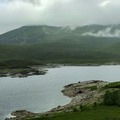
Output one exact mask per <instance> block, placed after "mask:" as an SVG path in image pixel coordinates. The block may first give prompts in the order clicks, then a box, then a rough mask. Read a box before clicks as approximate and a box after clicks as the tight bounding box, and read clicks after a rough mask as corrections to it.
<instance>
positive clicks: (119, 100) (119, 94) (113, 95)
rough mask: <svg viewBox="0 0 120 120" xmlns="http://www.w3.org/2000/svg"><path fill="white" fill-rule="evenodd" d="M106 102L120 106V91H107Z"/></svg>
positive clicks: (106, 103)
mask: <svg viewBox="0 0 120 120" xmlns="http://www.w3.org/2000/svg"><path fill="white" fill-rule="evenodd" d="M104 104H105V105H117V106H120V91H119V90H115V91H111V92H110V91H106V93H105V95H104Z"/></svg>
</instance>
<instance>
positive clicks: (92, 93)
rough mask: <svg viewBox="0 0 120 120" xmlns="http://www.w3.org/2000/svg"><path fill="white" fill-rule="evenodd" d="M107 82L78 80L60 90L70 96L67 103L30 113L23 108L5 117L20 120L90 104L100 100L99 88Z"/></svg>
mask: <svg viewBox="0 0 120 120" xmlns="http://www.w3.org/2000/svg"><path fill="white" fill-rule="evenodd" d="M106 84H108V82H105V81H101V80H91V81H85V82H78V83H74V84H69V85H66V86H65V87H64V89H63V90H62V92H63V94H64V95H65V96H68V97H70V98H71V99H72V100H71V102H70V103H69V104H67V105H64V106H58V107H56V108H53V109H51V110H50V111H48V112H45V113H39V114H36V113H32V112H28V111H25V110H21V111H15V112H12V114H11V115H13V116H16V117H14V118H9V119H8V118H7V119H6V120H22V119H23V118H37V117H39V118H40V116H41V115H42V116H43V115H44V116H48V115H52V114H53V113H56V112H69V111H72V110H73V107H76V106H80V105H81V104H82V105H90V104H94V103H100V102H102V98H103V97H102V96H103V94H104V93H105V90H101V88H103V87H104V86H105V85H106Z"/></svg>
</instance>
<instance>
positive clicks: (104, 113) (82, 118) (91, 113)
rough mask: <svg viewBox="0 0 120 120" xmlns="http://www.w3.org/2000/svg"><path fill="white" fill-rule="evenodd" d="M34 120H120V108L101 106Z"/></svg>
mask: <svg viewBox="0 0 120 120" xmlns="http://www.w3.org/2000/svg"><path fill="white" fill-rule="evenodd" d="M32 120H120V107H116V106H104V105H100V106H97V107H96V108H95V109H91V110H85V111H78V112H69V113H57V114H54V115H53V116H47V117H42V118H35V119H32Z"/></svg>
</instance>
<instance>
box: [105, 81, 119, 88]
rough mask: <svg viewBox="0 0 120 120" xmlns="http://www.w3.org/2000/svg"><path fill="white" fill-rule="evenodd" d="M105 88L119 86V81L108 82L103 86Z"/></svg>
mask: <svg viewBox="0 0 120 120" xmlns="http://www.w3.org/2000/svg"><path fill="white" fill-rule="evenodd" d="M105 88H120V82H113V83H109V84H107V85H106V86H105Z"/></svg>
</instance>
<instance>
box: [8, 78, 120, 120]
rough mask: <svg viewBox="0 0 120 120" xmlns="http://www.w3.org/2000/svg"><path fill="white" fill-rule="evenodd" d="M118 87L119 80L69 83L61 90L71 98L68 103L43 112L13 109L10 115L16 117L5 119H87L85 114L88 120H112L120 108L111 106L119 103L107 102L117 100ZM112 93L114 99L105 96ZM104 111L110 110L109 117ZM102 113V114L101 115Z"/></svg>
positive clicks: (117, 115)
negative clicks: (95, 119)
mask: <svg viewBox="0 0 120 120" xmlns="http://www.w3.org/2000/svg"><path fill="white" fill-rule="evenodd" d="M119 89H120V82H114V83H108V82H106V81H102V80H91V81H85V82H78V83H73V84H69V85H66V86H65V87H64V89H63V90H62V92H63V94H64V95H66V96H68V97H70V98H71V99H72V100H71V102H70V103H69V104H67V105H65V106H58V107H57V108H53V109H52V110H50V111H48V112H45V113H32V112H28V111H25V110H20V111H14V112H13V113H12V116H16V117H11V118H6V120H27V119H30V120H48V119H50V120H63V119H65V120H68V119H69V120H75V119H80V117H81V118H83V119H82V120H88V118H87V117H86V115H89V116H90V120H92V119H93V118H97V117H98V120H107V119H108V120H113V118H115V120H119V119H120V115H119V114H118V111H119V110H120V108H119V107H117V106H111V105H118V106H119V103H118V102H114V103H112V104H111V103H110V102H108V101H110V100H111V101H112V102H113V101H118V99H119V98H120V97H118V96H119V95H120V92H119ZM113 94H116V96H115V99H114V100H113V98H112V97H109V98H107V99H106V98H105V97H106V96H107V95H109V96H113ZM101 104H102V105H101ZM106 105H110V106H106ZM113 110H114V111H113ZM105 112H109V113H110V112H111V114H110V116H111V115H112V116H111V117H110V116H109V114H107V113H106V114H105ZM102 115H104V116H103V117H101V116H102ZM70 116H71V117H70ZM72 116H73V118H72ZM114 116H116V117H114ZM100 118H101V119H100ZM118 118H119V119H118ZM80 120H81V119H80Z"/></svg>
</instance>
